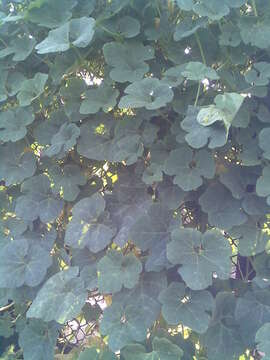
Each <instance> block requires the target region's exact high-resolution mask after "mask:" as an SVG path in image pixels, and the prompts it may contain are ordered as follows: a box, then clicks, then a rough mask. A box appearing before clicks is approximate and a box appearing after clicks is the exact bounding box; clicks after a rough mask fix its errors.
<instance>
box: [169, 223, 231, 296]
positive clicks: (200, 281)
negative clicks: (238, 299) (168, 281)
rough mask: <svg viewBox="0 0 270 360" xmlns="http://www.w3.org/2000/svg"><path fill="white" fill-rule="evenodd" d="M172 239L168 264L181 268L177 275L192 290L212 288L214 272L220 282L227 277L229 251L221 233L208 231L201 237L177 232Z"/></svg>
mask: <svg viewBox="0 0 270 360" xmlns="http://www.w3.org/2000/svg"><path fill="white" fill-rule="evenodd" d="M171 237H172V241H171V242H170V243H169V244H168V245H167V256H168V260H169V261H170V262H171V263H172V264H174V265H178V264H181V265H182V267H180V268H179V269H178V272H179V274H180V275H181V276H182V278H183V279H184V281H185V282H186V284H187V286H188V287H190V288H191V289H192V290H202V289H205V288H207V287H208V286H209V285H211V284H212V279H213V272H216V274H217V276H218V277H219V278H221V279H228V278H229V277H230V273H231V259H230V256H231V247H230V244H229V242H228V241H227V240H226V239H225V238H224V237H223V235H222V234H221V233H220V232H218V231H216V230H209V231H207V232H206V233H204V234H201V233H200V232H199V231H197V230H194V229H176V230H173V231H172V235H171Z"/></svg>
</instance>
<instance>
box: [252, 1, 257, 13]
mask: <svg viewBox="0 0 270 360" xmlns="http://www.w3.org/2000/svg"><path fill="white" fill-rule="evenodd" d="M251 3H252V7H253V11H254V14H255V16H256V17H258V10H257V6H256V1H255V0H251Z"/></svg>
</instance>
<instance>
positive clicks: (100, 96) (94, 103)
mask: <svg viewBox="0 0 270 360" xmlns="http://www.w3.org/2000/svg"><path fill="white" fill-rule="evenodd" d="M118 96H119V91H118V90H116V89H113V88H112V87H110V86H106V85H100V86H98V87H96V88H93V89H89V90H87V91H86V94H85V99H84V100H83V102H82V104H81V107H80V113H81V114H95V113H97V112H98V111H99V110H100V109H102V110H103V111H104V112H108V111H110V110H111V109H113V108H114V107H115V105H116V100H117V98H118Z"/></svg>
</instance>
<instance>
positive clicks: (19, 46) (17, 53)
mask: <svg viewBox="0 0 270 360" xmlns="http://www.w3.org/2000/svg"><path fill="white" fill-rule="evenodd" d="M35 44H36V40H35V38H33V37H31V38H30V37H29V36H27V35H24V36H22V37H18V38H15V39H14V40H12V41H11V43H10V45H9V46H8V47H6V48H5V49H3V50H0V58H4V57H6V56H8V55H11V54H12V55H13V57H12V60H13V61H23V60H25V59H26V58H27V57H28V56H29V55H30V54H31V53H32V51H33V48H34V46H35Z"/></svg>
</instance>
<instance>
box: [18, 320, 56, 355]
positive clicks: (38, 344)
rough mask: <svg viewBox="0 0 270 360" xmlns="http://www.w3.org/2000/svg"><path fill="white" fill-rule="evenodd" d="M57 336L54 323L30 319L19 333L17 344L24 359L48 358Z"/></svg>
mask: <svg viewBox="0 0 270 360" xmlns="http://www.w3.org/2000/svg"><path fill="white" fill-rule="evenodd" d="M57 337H58V326H57V324H56V323H49V324H47V323H45V322H42V321H40V320H36V319H31V320H30V321H29V323H28V324H26V326H25V327H24V329H23V330H22V331H21V332H20V333H19V345H20V347H21V348H22V350H23V356H24V359H25V360H48V359H51V358H53V356H54V347H55V345H56V341H57Z"/></svg>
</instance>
